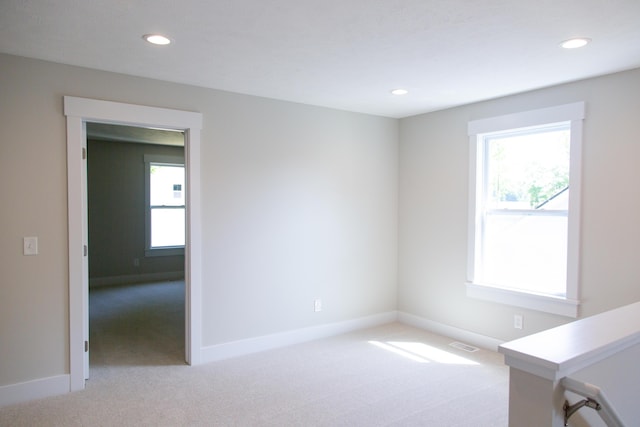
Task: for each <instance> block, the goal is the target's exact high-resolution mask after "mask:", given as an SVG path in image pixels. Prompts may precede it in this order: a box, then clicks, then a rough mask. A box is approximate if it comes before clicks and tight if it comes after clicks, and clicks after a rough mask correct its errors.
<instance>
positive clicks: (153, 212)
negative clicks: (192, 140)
mask: <svg viewBox="0 0 640 427" xmlns="http://www.w3.org/2000/svg"><path fill="white" fill-rule="evenodd" d="M144 162H145V170H146V173H145V177H146V178H145V188H146V218H145V219H146V240H147V241H146V248H145V249H146V250H145V255H147V256H162V255H180V254H184V244H185V185H184V184H185V173H184V159H183V158H181V157H170V156H155V155H146V156H145V157H144Z"/></svg>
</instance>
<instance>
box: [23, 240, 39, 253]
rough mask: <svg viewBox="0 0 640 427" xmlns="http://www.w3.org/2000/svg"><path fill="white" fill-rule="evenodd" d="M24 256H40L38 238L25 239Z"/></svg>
mask: <svg viewBox="0 0 640 427" xmlns="http://www.w3.org/2000/svg"><path fill="white" fill-rule="evenodd" d="M23 243H24V248H23V253H24V255H38V238H37V237H25V238H24V239H23Z"/></svg>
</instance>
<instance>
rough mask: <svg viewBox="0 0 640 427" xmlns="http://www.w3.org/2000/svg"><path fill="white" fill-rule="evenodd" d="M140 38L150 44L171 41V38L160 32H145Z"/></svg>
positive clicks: (165, 43)
mask: <svg viewBox="0 0 640 427" xmlns="http://www.w3.org/2000/svg"><path fill="white" fill-rule="evenodd" d="M142 38H143V39H145V40H146V41H148V42H149V43H151V44H157V45H161V46H163V45H167V44H169V43H171V40H169V39H168V38H166V37H165V36H163V35H161V34H145V35H144V36H142Z"/></svg>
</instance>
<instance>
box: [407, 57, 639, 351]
mask: <svg viewBox="0 0 640 427" xmlns="http://www.w3.org/2000/svg"><path fill="white" fill-rule="evenodd" d="M577 101H585V102H586V118H585V121H584V138H583V165H582V174H583V180H582V185H583V187H582V188H583V193H582V231H581V251H580V253H581V257H582V259H581V268H580V277H581V289H580V300H581V301H582V305H581V308H580V316H581V317H584V316H590V315H593V314H596V313H599V312H602V311H606V310H609V309H612V308H615V307H619V306H622V305H626V304H629V303H632V302H636V301H638V300H640V286H638V282H639V279H640V270H638V265H639V262H640V256H639V254H640V252H638V247H637V244H638V242H639V241H640V221H638V214H637V213H638V211H639V210H640V191H639V190H638V189H637V183H638V182H640V167H638V159H640V70H638V69H636V70H632V71H628V72H624V73H619V74H613V75H609V76H604V77H600V78H595V79H590V80H585V81H581V82H576V83H570V84H565V85H561V86H557V87H552V88H548V89H542V90H538V91H533V92H529V93H524V94H520V95H516V96H510V97H506V98H501V99H496V100H493V101H488V102H482V103H477V104H473V105H468V106H464V107H460V108H454V109H450V110H445V111H440V112H436V113H432V114H424V115H420V116H415V117H410V118H406V119H403V120H401V121H400V129H401V136H400V140H401V143H400V185H399V186H400V217H399V227H400V231H399V242H400V243H399V285H398V293H399V297H398V298H399V303H398V308H399V310H402V311H404V312H407V313H410V314H413V315H416V316H419V317H422V318H426V319H429V320H433V321H436V322H440V323H443V324H445V325H449V326H454V327H457V328H461V329H465V330H468V331H471V332H475V333H478V334H481V335H484V336H489V337H494V338H498V339H500V340H510V339H513V338H517V337H519V336H523V335H529V334H531V333H533V332H538V331H540V330H543V329H547V328H549V327H553V326H557V325H559V324H562V323H565V322H568V321H570V320H572V319H569V318H566V317H560V316H554V315H546V314H544V313H541V312H537V311H530V310H525V309H519V308H515V307H510V306H506V305H500V304H494V303H490V302H483V301H479V300H473V299H470V298H467V297H466V295H465V285H464V283H465V280H466V265H467V264H466V263H467V221H468V216H467V215H468V179H469V174H468V170H469V138H468V136H467V123H468V122H469V121H470V120H476V119H480V118H487V117H493V116H498V115H502V114H509V113H514V112H519V111H527V110H532V109H536V108H543V107H549V106H554V105H560V104H566V103H571V102H577ZM516 313H518V314H523V315H524V329H523V330H521V331H519V330H516V329H514V328H513V316H514V314H516Z"/></svg>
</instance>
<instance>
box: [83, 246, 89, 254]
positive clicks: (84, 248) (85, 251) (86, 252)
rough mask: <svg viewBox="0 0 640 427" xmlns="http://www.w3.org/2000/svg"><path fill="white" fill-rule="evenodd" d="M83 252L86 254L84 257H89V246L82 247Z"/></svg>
mask: <svg viewBox="0 0 640 427" xmlns="http://www.w3.org/2000/svg"><path fill="white" fill-rule="evenodd" d="M82 252H83V253H84V256H87V255H89V248H88V247H87V245H84V246H83V247H82Z"/></svg>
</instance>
